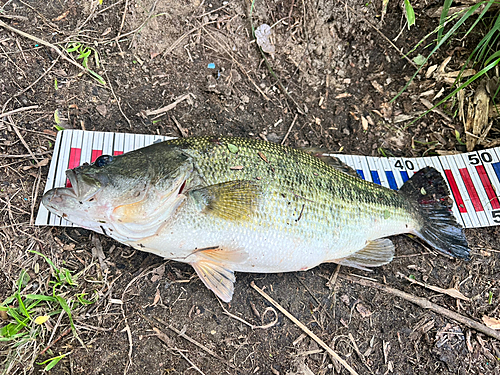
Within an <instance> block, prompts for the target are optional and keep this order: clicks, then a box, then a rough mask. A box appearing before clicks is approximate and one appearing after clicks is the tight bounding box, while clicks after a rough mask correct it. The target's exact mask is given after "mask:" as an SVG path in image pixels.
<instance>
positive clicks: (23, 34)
mask: <svg viewBox="0 0 500 375" xmlns="http://www.w3.org/2000/svg"><path fill="white" fill-rule="evenodd" d="M0 26H1V27H3V28H5V29H7V30H9V31H12V32H14V33H16V34H19V35H21V36H23V37H25V38H27V39H31V40H32V41H34V42H36V43H38V44H42V45H44V46H45V47H49V48H51V49H53V50H54V51H55V52H56V53H57V54H58V55H59V56H61V57H62V58H63V59H64V60H66V61H67V62H69V63H70V64H73V65H74V66H76V67H77V68H78V69H80V70H82V71H83V72H85V73H89V70H88V69H86V68H84V67H83V66H82V65H80V64H79V63H77V62H76V61H75V60H72V59H70V58H69V57H68V56H66V55H65V54H64V53H63V52H62V51H61V50H60V49H59V48H58V47H57V46H55V45H53V44H52V43H49V42H47V41H45V40H43V39H41V38H38V37H36V36H34V35H31V34H28V33H25V32H24V31H21V30H18V29H16V28H15V27H12V26H10V25H7V24H6V23H5V22H3V21H1V20H0Z"/></svg>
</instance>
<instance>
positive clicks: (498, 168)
mask: <svg viewBox="0 0 500 375" xmlns="http://www.w3.org/2000/svg"><path fill="white" fill-rule="evenodd" d="M492 165H493V169H494V170H495V173H496V174H497V178H498V181H500V163H493V164H492Z"/></svg>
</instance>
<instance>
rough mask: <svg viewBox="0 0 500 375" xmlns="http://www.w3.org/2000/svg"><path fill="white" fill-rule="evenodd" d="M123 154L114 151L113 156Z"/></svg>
mask: <svg viewBox="0 0 500 375" xmlns="http://www.w3.org/2000/svg"><path fill="white" fill-rule="evenodd" d="M121 154H123V151H114V152H113V156H117V155H121Z"/></svg>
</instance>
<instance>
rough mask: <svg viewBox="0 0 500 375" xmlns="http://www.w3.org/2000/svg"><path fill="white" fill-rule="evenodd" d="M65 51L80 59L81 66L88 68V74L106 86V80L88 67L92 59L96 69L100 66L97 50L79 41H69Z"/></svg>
mask: <svg viewBox="0 0 500 375" xmlns="http://www.w3.org/2000/svg"><path fill="white" fill-rule="evenodd" d="M66 52H67V53H68V54H70V55H71V54H72V55H73V56H75V59H76V60H82V66H83V67H84V68H85V69H87V70H88V72H89V73H90V75H91V76H92V77H94V78H95V79H96V80H97V82H99V83H100V84H101V85H104V86H106V81H105V80H104V78H102V77H101V76H100V75H99V74H97V73H96V72H94V71H93V70H92V69H90V62H91V61H92V60H93V61H94V65H95V67H96V69H99V67H100V66H101V60H100V58H99V54H98V53H97V51H96V50H95V49H94V48H92V47H89V46H87V45H85V44H83V43H80V42H71V43H69V44H68V45H67V47H66Z"/></svg>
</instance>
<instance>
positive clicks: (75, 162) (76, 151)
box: [66, 147, 82, 187]
mask: <svg viewBox="0 0 500 375" xmlns="http://www.w3.org/2000/svg"><path fill="white" fill-rule="evenodd" d="M81 155H82V149H81V148H74V147H71V151H70V152H69V163H68V169H73V168H76V167H78V166H79V165H80V156H81ZM66 187H71V182H69V180H68V179H66Z"/></svg>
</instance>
